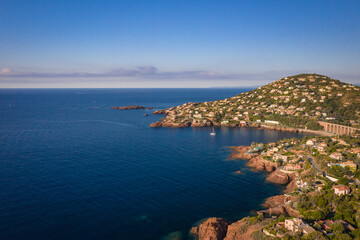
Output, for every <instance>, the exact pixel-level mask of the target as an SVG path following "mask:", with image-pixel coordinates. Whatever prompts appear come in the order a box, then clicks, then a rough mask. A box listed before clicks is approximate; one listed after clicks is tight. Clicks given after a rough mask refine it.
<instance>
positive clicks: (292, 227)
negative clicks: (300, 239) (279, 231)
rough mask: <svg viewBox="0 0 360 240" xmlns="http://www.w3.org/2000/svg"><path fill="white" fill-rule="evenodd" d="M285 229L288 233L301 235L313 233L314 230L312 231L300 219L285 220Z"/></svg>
mask: <svg viewBox="0 0 360 240" xmlns="http://www.w3.org/2000/svg"><path fill="white" fill-rule="evenodd" d="M285 228H286V229H287V230H289V231H292V232H301V233H303V234H308V233H312V232H315V229H313V228H312V227H311V226H310V225H309V224H307V223H305V222H304V221H303V220H302V219H300V218H292V219H286V220H285Z"/></svg>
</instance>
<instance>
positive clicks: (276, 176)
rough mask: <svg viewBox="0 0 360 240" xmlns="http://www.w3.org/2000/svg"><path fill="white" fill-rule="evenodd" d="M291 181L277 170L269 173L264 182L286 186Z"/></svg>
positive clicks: (286, 175)
mask: <svg viewBox="0 0 360 240" xmlns="http://www.w3.org/2000/svg"><path fill="white" fill-rule="evenodd" d="M291 180H292V179H291V177H290V176H289V175H288V174H286V173H283V172H281V171H279V170H276V171H274V172H272V173H270V175H269V176H268V177H267V178H266V181H268V182H272V183H277V184H288V183H289V182H290V181H291Z"/></svg>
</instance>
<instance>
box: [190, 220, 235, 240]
mask: <svg viewBox="0 0 360 240" xmlns="http://www.w3.org/2000/svg"><path fill="white" fill-rule="evenodd" d="M227 229H228V221H227V220H225V219H223V218H216V217H212V218H208V219H206V220H205V221H203V222H202V223H201V224H200V225H199V226H197V227H192V228H191V230H190V234H192V235H194V236H195V239H198V240H223V239H224V238H225V236H226V232H227Z"/></svg>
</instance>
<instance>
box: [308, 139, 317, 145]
mask: <svg viewBox="0 0 360 240" xmlns="http://www.w3.org/2000/svg"><path fill="white" fill-rule="evenodd" d="M315 142H316V139H309V140H307V141H306V145H307V146H314V145H315Z"/></svg>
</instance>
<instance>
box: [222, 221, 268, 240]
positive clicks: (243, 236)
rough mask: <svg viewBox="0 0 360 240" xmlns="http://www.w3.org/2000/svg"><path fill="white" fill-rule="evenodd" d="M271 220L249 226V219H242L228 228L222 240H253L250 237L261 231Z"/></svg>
mask: <svg viewBox="0 0 360 240" xmlns="http://www.w3.org/2000/svg"><path fill="white" fill-rule="evenodd" d="M269 221H271V220H264V221H261V222H258V223H256V224H250V221H249V218H243V219H241V220H239V221H237V222H234V223H232V224H230V225H229V226H228V229H227V233H226V237H225V238H224V240H248V239H253V238H252V237H251V235H252V234H253V233H254V232H256V231H260V230H261V229H263V228H264V227H265V226H266V225H268V224H269Z"/></svg>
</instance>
